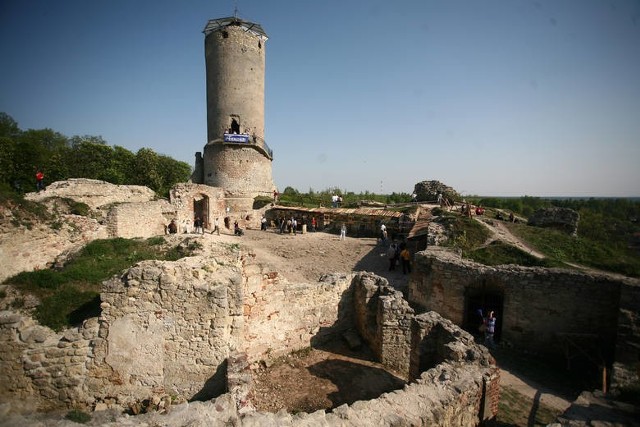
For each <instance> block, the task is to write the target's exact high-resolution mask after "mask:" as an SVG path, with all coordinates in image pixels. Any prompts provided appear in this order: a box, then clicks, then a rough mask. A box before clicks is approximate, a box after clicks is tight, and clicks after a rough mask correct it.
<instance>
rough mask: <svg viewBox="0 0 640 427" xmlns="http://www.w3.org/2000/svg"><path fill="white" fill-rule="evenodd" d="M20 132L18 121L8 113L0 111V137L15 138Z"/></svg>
mask: <svg viewBox="0 0 640 427" xmlns="http://www.w3.org/2000/svg"><path fill="white" fill-rule="evenodd" d="M19 133H20V128H19V127H18V122H16V121H15V120H13V117H11V116H10V115H8V114H7V113H3V112H0V137H8V138H14V137H16V136H18V134H19Z"/></svg>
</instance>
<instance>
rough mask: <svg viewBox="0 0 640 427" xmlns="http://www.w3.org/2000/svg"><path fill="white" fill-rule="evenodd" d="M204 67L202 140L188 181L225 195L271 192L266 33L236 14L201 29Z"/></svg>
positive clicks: (211, 21) (258, 26)
mask: <svg viewBox="0 0 640 427" xmlns="http://www.w3.org/2000/svg"><path fill="white" fill-rule="evenodd" d="M203 32H204V35H205V42H204V47H205V61H206V70H207V73H206V75H207V144H206V145H205V147H204V152H203V153H202V154H201V153H196V168H195V171H194V174H193V177H192V180H193V182H195V183H201V184H206V185H210V186H213V187H221V188H223V189H224V190H225V193H226V194H227V195H228V196H238V197H250V198H253V197H255V196H258V195H265V196H266V195H271V194H272V193H273V190H274V188H275V187H274V184H273V178H272V175H271V161H272V159H273V152H272V151H271V149H270V148H269V146H268V145H267V144H266V142H265V140H264V72H265V44H266V41H267V35H266V33H265V32H264V30H263V29H262V27H261V26H260V25H258V24H255V23H252V22H247V21H243V20H241V19H239V18H237V17H229V18H222V19H212V20H210V21H209V22H208V23H207V25H206V27H205V28H204V31H203Z"/></svg>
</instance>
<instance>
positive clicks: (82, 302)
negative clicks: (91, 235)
mask: <svg viewBox="0 0 640 427" xmlns="http://www.w3.org/2000/svg"><path fill="white" fill-rule="evenodd" d="M164 242H165V240H164V238H163V237H153V238H151V239H147V240H141V239H122V238H118V239H108V240H95V241H93V242H91V243H89V244H88V245H87V246H85V247H84V248H83V249H82V250H81V251H80V252H79V253H78V254H77V255H75V256H74V257H73V258H72V259H71V260H70V261H69V262H68V263H67V264H66V265H65V266H64V267H63V268H62V269H59V270H54V269H48V270H36V271H32V272H23V273H20V274H17V275H15V276H13V277H11V278H9V279H7V280H6V281H5V283H7V284H11V285H14V286H16V287H17V288H19V289H21V290H22V291H23V292H26V293H30V294H32V295H35V296H36V297H37V298H39V299H40V301H41V304H40V305H38V307H37V308H36V309H35V313H34V317H35V318H36V319H37V320H38V321H39V322H40V323H41V324H42V325H45V326H48V327H50V328H52V329H54V330H56V331H59V330H61V329H64V328H66V327H69V326H75V325H79V324H81V323H82V321H83V320H85V319H87V318H89V317H93V316H97V315H99V314H100V294H99V293H100V286H101V283H102V281H104V280H106V279H108V278H110V277H111V276H113V275H114V274H116V273H119V272H121V271H123V270H125V269H127V268H129V267H130V266H132V265H133V264H135V263H137V262H139V261H142V260H146V259H158V260H177V259H179V258H182V257H184V256H188V255H190V254H191V253H193V252H194V251H195V250H197V249H199V248H200V247H201V244H200V243H199V242H191V241H190V242H188V243H187V244H186V245H184V244H181V245H178V246H177V247H167V246H164V245H163V244H164Z"/></svg>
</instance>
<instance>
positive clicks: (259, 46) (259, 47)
mask: <svg viewBox="0 0 640 427" xmlns="http://www.w3.org/2000/svg"><path fill="white" fill-rule="evenodd" d="M258 49H262V43H260V40H258Z"/></svg>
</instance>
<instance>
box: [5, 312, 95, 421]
mask: <svg viewBox="0 0 640 427" xmlns="http://www.w3.org/2000/svg"><path fill="white" fill-rule="evenodd" d="M97 326H98V322H97V319H91V320H88V321H86V322H85V324H84V325H83V326H82V327H80V328H71V329H68V330H66V331H63V332H60V333H56V332H54V331H52V330H51V329H49V328H46V327H43V326H40V325H38V324H37V322H35V321H34V320H33V319H32V318H31V317H30V316H26V315H21V314H19V313H15V312H10V311H3V312H0V370H1V371H2V377H3V386H2V387H0V401H1V402H11V403H12V405H13V410H16V411H23V410H26V411H33V410H38V411H46V410H50V409H54V408H59V407H65V406H66V407H73V406H75V405H77V404H83V403H87V401H89V402H90V401H91V398H90V397H88V396H86V394H85V390H84V387H83V386H84V383H85V379H86V375H87V369H86V362H87V360H88V359H89V358H90V357H91V343H92V338H94V337H95V336H96V334H97Z"/></svg>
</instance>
